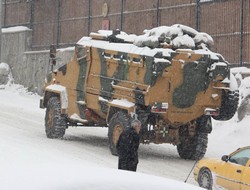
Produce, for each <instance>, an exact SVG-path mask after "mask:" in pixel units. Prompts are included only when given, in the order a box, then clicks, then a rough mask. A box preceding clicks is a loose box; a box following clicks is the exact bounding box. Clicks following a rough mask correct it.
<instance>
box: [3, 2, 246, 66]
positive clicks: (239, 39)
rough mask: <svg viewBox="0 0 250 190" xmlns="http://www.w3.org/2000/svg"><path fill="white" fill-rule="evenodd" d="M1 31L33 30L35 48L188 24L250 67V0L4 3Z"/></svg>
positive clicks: (231, 59) (237, 62)
mask: <svg viewBox="0 0 250 190" xmlns="http://www.w3.org/2000/svg"><path fill="white" fill-rule="evenodd" d="M2 3H3V4H2V27H4V28H7V27H13V26H20V25H22V26H27V27H29V28H30V29H32V50H43V49H49V46H50V44H56V45H57V46H58V47H67V46H72V45H74V44H75V43H76V42H77V41H78V40H79V39H80V38H81V37H82V36H88V35H89V33H90V32H96V31H98V30H100V29H110V30H115V29H120V30H122V31H125V32H127V33H135V34H142V33H143V30H144V29H150V28H153V27H157V26H160V25H167V26H171V25H173V24H177V23H178V24H184V25H188V26H190V27H193V28H195V29H197V30H198V31H201V32H206V33H208V34H210V35H211V36H212V37H213V38H214V41H215V45H214V47H213V49H212V50H213V51H215V52H219V53H221V54H222V55H223V56H224V57H225V59H226V60H228V61H229V62H230V63H232V64H233V65H240V66H242V65H246V66H248V65H250V53H249V52H250V1H249V0H70V1H69V0H2Z"/></svg>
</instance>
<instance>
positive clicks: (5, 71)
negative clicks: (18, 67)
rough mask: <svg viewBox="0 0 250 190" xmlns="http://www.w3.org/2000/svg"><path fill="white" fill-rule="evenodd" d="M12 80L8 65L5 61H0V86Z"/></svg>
mask: <svg viewBox="0 0 250 190" xmlns="http://www.w3.org/2000/svg"><path fill="white" fill-rule="evenodd" d="M12 81H13V78H12V74H11V71H10V67H9V65H8V64H7V63H0V87H1V88H3V86H2V85H6V84H8V83H11V82H12Z"/></svg>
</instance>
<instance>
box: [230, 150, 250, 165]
mask: <svg viewBox="0 0 250 190" xmlns="http://www.w3.org/2000/svg"><path fill="white" fill-rule="evenodd" d="M249 158H250V149H243V150H241V151H239V152H237V153H236V154H234V155H232V156H231V157H230V159H229V161H230V162H233V163H236V164H240V165H242V166H245V165H246V163H247V162H248V160H249Z"/></svg>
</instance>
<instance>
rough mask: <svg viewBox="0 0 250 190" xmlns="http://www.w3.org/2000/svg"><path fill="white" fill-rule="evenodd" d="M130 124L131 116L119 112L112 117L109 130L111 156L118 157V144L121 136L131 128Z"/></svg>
mask: <svg viewBox="0 0 250 190" xmlns="http://www.w3.org/2000/svg"><path fill="white" fill-rule="evenodd" d="M129 123H130V120H129V116H128V115H127V114H126V113H124V112H121V111H119V112H117V113H115V114H114V115H113V116H112V118H111V120H110V122H109V129H108V138H109V149H110V152H111V154H113V155H117V150H116V144H117V142H118V139H119V137H120V134H121V133H122V131H123V130H124V129H125V128H126V127H128V126H129Z"/></svg>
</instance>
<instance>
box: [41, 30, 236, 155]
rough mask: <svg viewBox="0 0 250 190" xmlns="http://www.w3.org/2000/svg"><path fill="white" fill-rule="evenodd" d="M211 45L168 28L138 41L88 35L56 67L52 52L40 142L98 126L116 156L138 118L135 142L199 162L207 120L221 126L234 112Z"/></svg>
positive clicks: (224, 66)
mask: <svg viewBox="0 0 250 190" xmlns="http://www.w3.org/2000/svg"><path fill="white" fill-rule="evenodd" d="M212 45H213V39H212V38H211V37H210V36H209V35H208V34H206V33H199V32H197V31H196V30H194V29H192V28H189V27H187V26H184V25H173V26H171V27H167V26H161V27H157V28H154V29H152V30H145V31H144V34H143V35H140V36H137V35H128V34H126V33H124V32H120V31H103V30H100V31H98V33H91V34H90V37H83V38H82V39H81V40H80V41H79V42H78V43H77V44H76V46H75V53H74V58H73V60H72V61H71V62H69V63H67V64H64V65H61V66H58V65H57V63H56V50H55V49H53V47H52V48H51V53H50V54H51V61H50V65H51V67H50V68H51V70H50V72H49V74H48V76H47V83H46V84H45V88H44V95H43V98H42V99H41V102H40V107H41V108H46V116H45V129H46V135H47V137H48V138H61V137H63V135H64V134H65V130H66V129H67V128H68V126H89V127H91V126H95V127H96V126H100V127H103V126H106V127H107V128H108V138H109V148H110V151H111V153H112V154H116V143H117V140H118V138H119V135H120V133H121V132H122V131H123V130H124V128H125V127H127V126H128V125H129V122H130V121H131V119H133V118H138V119H139V120H140V121H141V122H142V124H143V128H142V130H141V133H140V136H141V143H156V144H160V143H171V144H173V145H177V150H178V153H179V155H180V157H181V158H184V159H200V158H202V157H203V156H204V154H205V152H206V148H207V142H208V133H210V132H211V131H212V125H211V117H212V118H214V119H216V120H228V119H230V118H232V117H233V115H234V113H235V112H236V109H237V105H238V90H237V88H236V86H237V84H236V81H235V80H234V79H233V78H232V75H231V74H230V69H229V64H228V63H227V62H226V61H225V60H224V58H223V57H222V56H221V55H220V54H217V53H213V52H212V51H210V50H209V48H210V47H211V46H212Z"/></svg>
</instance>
